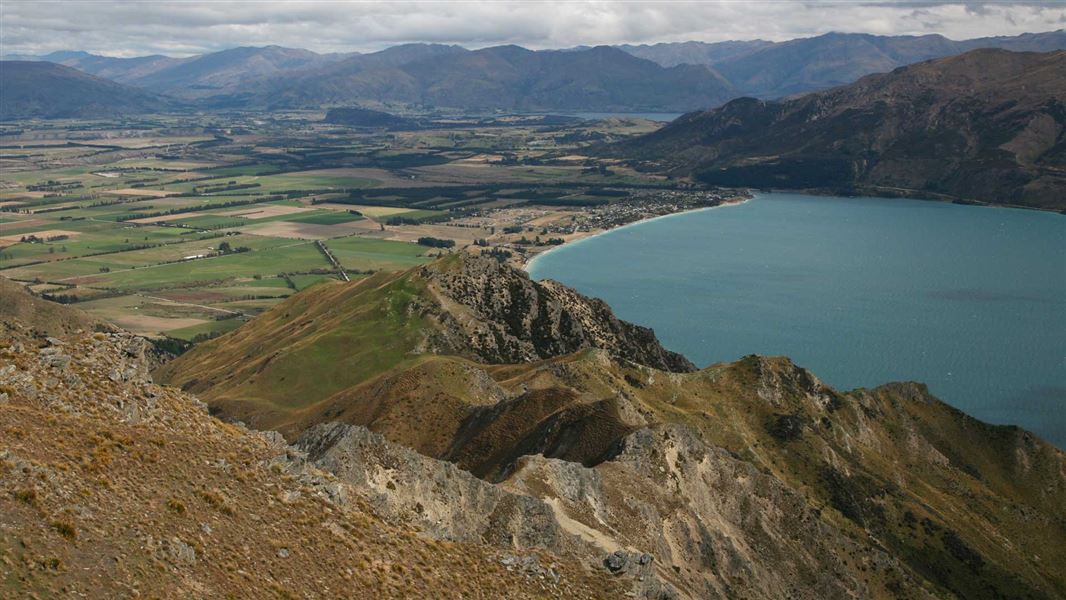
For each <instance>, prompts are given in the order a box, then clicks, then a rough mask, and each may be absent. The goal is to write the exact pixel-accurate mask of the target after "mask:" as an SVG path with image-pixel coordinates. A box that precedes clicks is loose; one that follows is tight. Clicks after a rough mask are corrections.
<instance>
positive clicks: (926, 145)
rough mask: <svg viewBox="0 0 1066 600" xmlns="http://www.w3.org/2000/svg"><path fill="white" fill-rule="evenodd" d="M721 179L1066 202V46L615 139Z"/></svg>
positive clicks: (873, 80)
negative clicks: (1063, 48) (638, 135)
mask: <svg viewBox="0 0 1066 600" xmlns="http://www.w3.org/2000/svg"><path fill="white" fill-rule="evenodd" d="M605 152H606V153H607V154H611V155H615V156H624V157H630V158H635V159H638V160H641V161H643V162H644V164H645V167H646V168H654V169H662V170H667V171H670V172H673V173H675V174H691V175H694V176H696V177H697V178H699V179H701V180H703V181H705V182H708V183H712V184H721V185H736V186H753V187H779V188H822V189H837V190H861V191H875V192H877V193H882V194H884V193H900V194H910V195H919V196H943V197H946V198H957V199H965V200H977V201H981V202H988V203H996V204H1019V205H1026V206H1032V207H1042V208H1055V209H1062V208H1066V171H1064V169H1066V51H1056V52H1052V53H1044V54H1041V53H1029V52H1026V53H1018V52H1008V51H1005V50H975V51H972V52H968V53H966V54H962V55H959V56H953V57H949V58H944V59H940V60H935V61H930V62H925V63H920V64H917V65H912V66H909V67H902V68H899V69H896V70H895V71H892V72H891V73H886V74H880V75H870V76H867V77H864V78H863V79H861V80H859V81H857V82H856V83H854V84H851V85H847V86H843V87H839V88H835V89H832V90H827V91H824V92H817V93H814V94H809V95H807V96H802V97H800V98H796V99H792V100H787V101H782V102H764V101H760V100H756V99H752V98H741V99H738V100H734V101H732V102H730V103H729V104H727V105H725V106H723V107H721V108H718V109H715V110H711V111H706V112H697V113H691V114H688V115H685V116H684V117H681V118H680V119H678V120H676V121H674V122H673V123H671V124H670V125H668V126H666V127H664V128H663V129H661V130H659V131H657V132H654V133H652V134H650V135H647V136H644V137H641V138H638V139H635V140H632V141H627V142H624V143H622V144H620V145H617V146H614V147H610V148H607V149H606V150H605Z"/></svg>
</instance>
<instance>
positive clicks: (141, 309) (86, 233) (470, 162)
mask: <svg viewBox="0 0 1066 600" xmlns="http://www.w3.org/2000/svg"><path fill="white" fill-rule="evenodd" d="M321 118H322V115H321V114H318V113H301V112H299V111H294V112H293V113H284V114H282V115H281V116H278V114H275V115H272V116H271V117H270V118H269V119H260V118H259V117H258V116H256V115H227V116H225V117H220V116H219V115H189V116H185V117H182V116H166V117H154V116H146V117H143V118H140V120H136V119H135V120H125V121H122V122H115V123H113V122H109V121H107V120H106V119H102V120H99V121H93V122H77V123H75V122H63V121H56V122H43V123H39V124H37V123H33V124H20V126H19V127H17V128H15V127H11V126H5V125H3V124H0V167H2V170H0V276H3V277H8V278H11V279H14V280H16V281H19V282H22V283H24V284H26V285H28V286H30V289H32V290H33V291H34V292H35V293H37V294H40V295H43V296H45V297H47V298H50V299H53V300H57V301H61V302H67V303H74V304H77V305H78V306H79V307H80V308H83V309H85V310H87V311H89V312H90V313H93V314H95V315H97V316H99V317H102V318H105V319H108V320H110V321H112V322H114V323H116V324H118V325H120V326H121V327H124V328H127V329H130V330H132V331H135V332H137V333H141V334H145V335H149V336H167V337H172V338H174V339H175V340H184V341H189V342H195V341H199V340H202V339H205V338H208V337H211V336H214V335H218V334H220V333H224V332H226V331H230V330H232V329H234V328H236V327H239V326H240V324H241V323H243V322H244V321H245V320H247V319H248V318H250V317H252V316H254V315H256V314H258V313H260V312H262V311H263V310H266V309H268V308H269V307H271V306H273V305H274V304H276V303H277V302H279V301H281V300H282V299H284V298H285V297H287V296H288V295H290V294H293V293H296V292H297V291H298V290H302V289H305V288H307V287H309V286H312V285H314V284H316V283H318V282H321V281H323V280H327V279H337V278H340V277H341V271H342V270H343V272H344V274H345V275H346V276H347V277H348V278H358V277H363V276H366V275H368V274H370V273H373V272H376V271H382V270H386V271H388V270H398V269H405V268H408V267H411V266H413V265H418V264H421V263H423V262H426V261H428V260H430V258H431V257H433V256H436V255H439V254H441V253H444V252H455V251H461V250H463V249H464V248H476V247H478V246H480V247H484V246H485V244H486V243H487V242H486V240H492V242H493V243H494V244H497V243H499V244H504V245H505V246H506V245H508V244H513V243H514V242H518V241H522V240H520V234H518V233H516V232H525V231H526V229H524V225H522V223H523V222H524V221H523V220H522V219H520V218H517V219H516V218H511V217H510V216H506V215H509V214H510V213H507V211H503V212H502V213H501V209H504V208H506V207H516V206H518V207H525V206H526V205H528V204H529V203H531V202H551V203H559V204H561V205H564V206H582V205H584V204H590V203H597V202H602V200H599V199H597V198H594V197H590V196H587V195H582V194H584V193H585V192H587V191H588V188H589V187H590V186H602V185H604V184H606V183H611V182H612V181H618V182H622V181H632V174H626V175H624V176H615V175H613V174H611V173H610V172H608V171H607V170H605V169H589V168H586V167H585V166H584V165H585V163H586V162H587V158H586V157H584V156H583V155H582V154H581V153H580V151H579V146H575V145H574V144H573V143H561V142H559V139H560V138H562V137H564V136H574V137H575V138H580V137H582V136H590V135H591V136H600V137H602V136H603V135H609V134H610V133H609V132H610V128H608V129H606V130H603V126H602V125H595V126H594V125H593V124H589V125H574V126H573V129H559V128H558V127H548V126H544V127H540V126H529V125H522V126H515V125H513V124H515V123H520V121H517V120H511V121H509V120H508V119H507V118H506V117H502V118H500V119H498V120H497V121H496V122H495V124H493V125H491V126H486V127H480V126H478V127H474V126H471V127H470V128H469V129H454V128H450V127H447V128H445V129H439V130H434V129H427V130H425V131H404V132H361V133H356V132H352V131H349V130H345V129H338V128H336V127H332V126H327V125H323V124H321V123H320V119H321ZM218 119H222V120H225V121H229V122H227V123H226V130H227V131H233V132H234V133H233V135H226V136H223V135H221V134H219V133H218V132H219V122H218ZM442 122H443V121H442ZM449 125H450V124H449ZM626 127H630V125H626V124H625V123H620V124H618V125H617V128H618V129H619V130H620V131H624V130H625V128H626ZM597 128H599V129H597ZM605 131H606V132H607V133H605ZM549 181H550V182H552V183H551V187H547V186H546V182H549ZM648 181H651V179H649V180H648ZM623 195H624V194H623ZM566 210H568V209H566V208H562V209H555V210H553V211H552V214H553V215H556V216H558V215H559V214H562V215H563V216H559V217H558V219H556V221H558V222H564V221H565V215H566V214H568V213H565V211H566ZM498 213H499V214H498ZM516 214H518V213H516ZM542 214H543V213H542ZM500 215H504V216H500ZM527 220H528V219H527ZM556 221H551V222H549V221H544V223H545V224H546V225H549V226H550V225H551V223H555V222H556ZM530 231H532V229H530ZM545 231H547V229H545ZM560 235H564V234H560ZM534 237H535V236H534ZM522 243H529V242H526V241H522ZM518 251H522V249H521V248H519V249H518ZM327 253H329V254H331V255H332V257H333V259H335V261H336V263H334V262H333V261H331V260H330V258H329V257H328V256H327ZM508 253H509V251H502V253H501V256H506V255H508Z"/></svg>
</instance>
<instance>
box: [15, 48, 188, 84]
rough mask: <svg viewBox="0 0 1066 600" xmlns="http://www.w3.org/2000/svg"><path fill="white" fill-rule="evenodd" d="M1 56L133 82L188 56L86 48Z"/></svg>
mask: <svg viewBox="0 0 1066 600" xmlns="http://www.w3.org/2000/svg"><path fill="white" fill-rule="evenodd" d="M5 60H28V61H35V62H39V61H40V62H53V63H57V64H61V65H63V66H67V67H72V68H74V69H77V70H79V71H83V72H85V73H88V74H89V75H95V76H97V77H103V78H104V79H110V80H112V81H117V82H118V83H126V84H130V83H135V82H136V81H137V80H138V79H140V78H142V77H146V76H148V75H151V74H152V73H155V72H156V71H160V70H163V69H167V68H171V67H175V66H177V65H180V64H182V63H185V62H187V61H188V60H190V59H187V58H172V57H169V56H163V55H160V54H155V55H152V56H138V57H134V58H118V57H114V56H100V55H98V54H90V53H88V52H80V51H69V50H61V51H59V52H52V53H50V54H45V55H42V56H22V55H18V56H15V55H12V56H8V57H5Z"/></svg>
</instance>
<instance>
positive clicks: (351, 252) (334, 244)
mask: <svg viewBox="0 0 1066 600" xmlns="http://www.w3.org/2000/svg"><path fill="white" fill-rule="evenodd" d="M325 244H326V247H327V248H329V250H330V252H332V253H333V256H334V257H336V259H337V261H338V262H340V264H341V265H342V266H343V267H344V268H346V269H353V270H358V271H370V270H374V271H379V270H388V271H392V270H399V269H406V268H409V267H413V266H416V265H420V264H423V263H425V262H427V261H429V259H428V258H426V257H424V256H422V253H423V252H425V251H426V248H424V247H422V246H418V245H416V244H409V243H407V242H394V241H390V240H377V239H371V238H363V237H357V236H349V237H343V238H335V239H331V240H328V241H326V242H325Z"/></svg>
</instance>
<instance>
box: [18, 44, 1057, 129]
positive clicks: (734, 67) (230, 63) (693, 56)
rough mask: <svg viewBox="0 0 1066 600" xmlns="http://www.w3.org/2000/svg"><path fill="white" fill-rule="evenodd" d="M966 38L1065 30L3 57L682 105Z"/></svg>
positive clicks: (290, 84)
mask: <svg viewBox="0 0 1066 600" xmlns="http://www.w3.org/2000/svg"><path fill="white" fill-rule="evenodd" d="M974 48H1005V49H1010V50H1014V51H1042V52H1046V51H1050V50H1055V49H1063V48H1066V31H1063V30H1059V31H1054V32H1047V33H1038V34H1025V35H1021V36H1015V37H1001V38H979V39H973V40H965V41H954V40H949V39H947V38H944V37H942V36H935V35H930V36H919V37H914V36H875V35H866V34H841V33H830V34H825V35H821V36H817V37H812V38H804V39H797V40H791V41H787V42H767V41H762V40H755V41H733V42H719V43H702V42H683V43H673V44H656V45H653V46H628V45H627V46H619V47H617V48H612V47H606V46H601V47H594V48H590V47H579V48H573V49H568V50H541V51H531V50H526V49H524V48H520V47H517V46H497V47H490V48H484V49H480V50H467V49H465V48H462V47H459V46H448V45H441V44H406V45H401V46H396V47H392V48H388V49H386V50H382V51H380V52H374V53H369V54H358V53H348V54H317V53H314V52H311V51H308V50H300V49H291V48H282V47H279V46H265V47H259V48H254V47H242V48H233V49H229V50H223V51H220V52H214V53H210V54H204V55H199V56H192V57H187V58H170V57H165V56H158V55H156V56H145V57H137V58H113V57H104V56H97V55H92V54H88V53H85V52H55V53H52V54H48V55H44V56H7V57H5V58H6V59H8V60H12V59H18V60H22V61H27V60H35V61H49V62H57V63H60V64H63V65H65V66H69V67H72V68H75V69H79V70H82V71H84V72H86V73H88V74H90V75H95V76H98V77H102V78H105V79H111V80H113V81H116V82H118V83H122V84H126V85H130V86H134V87H138V88H143V89H144V90H147V91H149V92H151V93H155V94H161V95H166V96H172V97H176V98H180V99H182V100H185V101H195V102H198V103H199V105H200V106H201V107H207V108H210V107H235V108H256V109H268V108H307V107H316V108H317V107H323V106H338V105H349V106H350V105H356V104H358V105H363V106H365V107H370V108H379V109H380V108H388V107H409V108H420V109H424V108H440V109H454V110H459V111H463V110H468V111H495V110H503V111H548V110H573V111H580V110H596V111H618V112H623V111H636V112H642V111H664V112H685V111H690V110H694V109H703V108H712V107H715V106H719V105H721V104H723V103H725V102H726V101H728V100H731V99H733V98H737V97H740V96H753V97H757V98H777V97H782V96H788V95H793V94H799V93H805V92H810V91H814V90H819V89H824V88H828V87H832V86H836V85H841V84H846V83H851V82H853V81H855V80H856V79H858V78H859V77H862V76H864V75H867V74H870V73H878V72H887V71H890V70H892V69H894V68H897V67H899V66H902V65H906V64H911V63H915V62H919V61H923V60H928V59H932V58H940V57H944V56H948V55H953V54H958V53H961V52H965V51H968V50H972V49H974ZM45 112H49V111H45ZM18 117H19V115H16V114H8V115H6V116H5V118H18Z"/></svg>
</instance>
